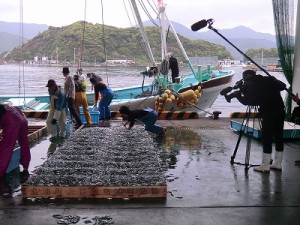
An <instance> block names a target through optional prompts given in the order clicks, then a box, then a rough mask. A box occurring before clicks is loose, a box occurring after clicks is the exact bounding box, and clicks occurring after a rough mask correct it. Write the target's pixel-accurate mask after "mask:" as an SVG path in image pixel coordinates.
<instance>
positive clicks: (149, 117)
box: [138, 111, 164, 134]
mask: <svg viewBox="0 0 300 225" xmlns="http://www.w3.org/2000/svg"><path fill="white" fill-rule="evenodd" d="M157 119H158V115H157V113H156V112H155V111H151V112H148V113H147V114H146V115H145V116H143V117H142V118H139V119H138V120H139V121H141V122H142V123H144V124H145V130H146V131H150V132H152V133H155V134H163V133H164V129H163V128H162V127H161V126H158V125H155V122H156V121H157Z"/></svg>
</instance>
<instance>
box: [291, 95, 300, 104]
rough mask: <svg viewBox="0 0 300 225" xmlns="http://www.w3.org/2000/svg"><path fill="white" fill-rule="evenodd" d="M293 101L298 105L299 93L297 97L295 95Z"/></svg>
mask: <svg viewBox="0 0 300 225" xmlns="http://www.w3.org/2000/svg"><path fill="white" fill-rule="evenodd" d="M292 99H293V100H294V101H295V102H297V103H298V101H299V96H298V93H297V94H296V95H293V96H292Z"/></svg>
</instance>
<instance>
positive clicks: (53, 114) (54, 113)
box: [46, 79, 67, 141]
mask: <svg viewBox="0 0 300 225" xmlns="http://www.w3.org/2000/svg"><path fill="white" fill-rule="evenodd" d="M46 87H48V92H49V95H50V110H49V114H48V117H47V120H46V124H47V130H48V132H49V134H50V136H51V137H50V141H55V140H56V139H57V138H59V137H61V138H64V137H65V136H66V105H67V99H66V95H65V94H64V93H63V92H62V91H61V89H60V87H59V86H57V84H56V82H55V80H53V79H50V80H48V83H47V85H46ZM57 128H58V129H57ZM58 130H59V133H58Z"/></svg>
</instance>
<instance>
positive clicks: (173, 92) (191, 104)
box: [170, 89, 214, 116]
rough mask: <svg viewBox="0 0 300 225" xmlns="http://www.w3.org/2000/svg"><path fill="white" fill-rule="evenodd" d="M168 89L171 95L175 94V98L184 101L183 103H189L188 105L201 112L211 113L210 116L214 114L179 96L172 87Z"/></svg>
mask: <svg viewBox="0 0 300 225" xmlns="http://www.w3.org/2000/svg"><path fill="white" fill-rule="evenodd" d="M170 90H171V92H172V94H173V95H175V96H176V97H177V98H179V99H180V100H182V101H184V102H185V103H187V104H189V105H190V106H193V107H195V108H196V109H199V110H201V111H202V112H205V113H207V114H209V115H211V116H213V115H214V114H213V113H211V112H208V111H206V110H204V109H201V108H199V107H198V106H196V105H195V104H193V103H191V102H189V101H187V100H185V99H184V98H182V97H181V95H180V94H179V93H178V92H177V91H174V90H173V89H170Z"/></svg>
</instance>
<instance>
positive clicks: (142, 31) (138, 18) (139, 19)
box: [131, 0, 155, 66]
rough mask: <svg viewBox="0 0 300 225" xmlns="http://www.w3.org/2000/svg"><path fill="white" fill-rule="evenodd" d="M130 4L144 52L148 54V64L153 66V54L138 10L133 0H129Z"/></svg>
mask: <svg viewBox="0 0 300 225" xmlns="http://www.w3.org/2000/svg"><path fill="white" fill-rule="evenodd" d="M131 4H132V8H133V10H134V14H135V17H136V19H137V21H138V24H139V28H140V31H141V35H142V37H143V40H144V42H145V45H146V50H147V53H148V57H149V59H150V62H151V64H152V65H151V66H155V60H154V57H153V53H152V51H151V48H150V44H149V39H148V36H147V34H146V32H145V29H144V25H143V22H142V20H141V16H140V13H139V10H138V8H137V5H136V2H135V0H131Z"/></svg>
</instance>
